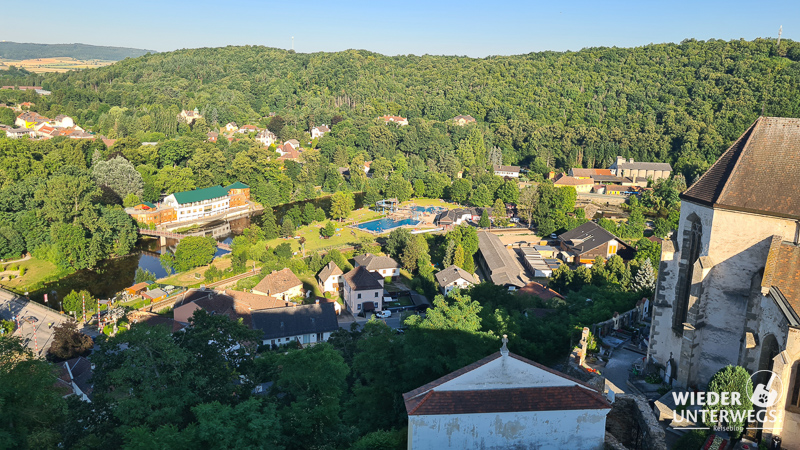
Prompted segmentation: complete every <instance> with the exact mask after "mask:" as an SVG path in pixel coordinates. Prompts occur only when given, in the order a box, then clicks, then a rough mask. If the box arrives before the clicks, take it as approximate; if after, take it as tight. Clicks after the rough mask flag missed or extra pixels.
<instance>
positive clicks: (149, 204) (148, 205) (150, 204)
mask: <svg viewBox="0 0 800 450" xmlns="http://www.w3.org/2000/svg"><path fill="white" fill-rule="evenodd" d="M142 204H143V205H145V206H147V207H148V208H151V209H156V205H154V204H152V203H150V202H142Z"/></svg>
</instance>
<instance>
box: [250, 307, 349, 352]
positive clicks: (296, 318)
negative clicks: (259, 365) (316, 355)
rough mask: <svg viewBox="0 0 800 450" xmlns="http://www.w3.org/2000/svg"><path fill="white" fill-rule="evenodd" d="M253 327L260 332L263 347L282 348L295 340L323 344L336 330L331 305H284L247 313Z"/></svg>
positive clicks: (310, 343) (308, 343)
mask: <svg viewBox="0 0 800 450" xmlns="http://www.w3.org/2000/svg"><path fill="white" fill-rule="evenodd" d="M251 317H252V321H253V328H254V329H257V330H261V332H262V333H263V335H262V337H261V339H262V343H263V344H264V345H272V346H276V345H283V344H288V343H290V342H292V341H296V342H297V343H299V344H301V345H304V346H305V345H313V344H316V343H317V342H324V341H327V340H328V338H329V337H330V335H331V333H333V332H334V331H336V330H338V329H339V321H338V320H337V319H336V310H335V308H334V305H333V303H317V304H314V305H301V306H287V307H284V308H272V309H265V310H261V311H253V313H252V314H251Z"/></svg>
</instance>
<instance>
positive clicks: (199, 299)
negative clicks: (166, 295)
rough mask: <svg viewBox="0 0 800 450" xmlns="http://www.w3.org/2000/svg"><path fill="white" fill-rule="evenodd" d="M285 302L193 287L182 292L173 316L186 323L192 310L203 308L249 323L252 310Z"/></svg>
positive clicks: (230, 291)
mask: <svg viewBox="0 0 800 450" xmlns="http://www.w3.org/2000/svg"><path fill="white" fill-rule="evenodd" d="M285 306H286V302H285V301H283V300H279V299H277V298H274V297H271V296H266V295H259V294H252V293H249V292H241V291H234V290H230V289H227V290H223V291H215V290H212V289H193V290H190V291H189V292H187V293H186V294H184V296H183V298H182V299H181V302H180V305H179V306H176V307H175V313H176V314H175V318H176V320H179V321H181V322H183V323H188V320H187V319H188V318H189V317H191V316H192V314H194V311H196V310H198V309H203V310H205V311H207V312H208V313H209V314H222V315H225V316H227V317H228V318H230V319H231V320H238V319H242V321H243V322H244V324H245V325H247V326H250V325H251V314H252V312H253V311H258V310H264V309H271V308H282V307H285Z"/></svg>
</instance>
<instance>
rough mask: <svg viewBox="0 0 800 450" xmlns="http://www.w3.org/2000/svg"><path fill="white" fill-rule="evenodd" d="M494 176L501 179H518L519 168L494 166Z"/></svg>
mask: <svg viewBox="0 0 800 450" xmlns="http://www.w3.org/2000/svg"><path fill="white" fill-rule="evenodd" d="M493 167H494V174H495V175H497V176H500V177H503V178H519V166H498V165H497V164H495V165H494V166H493Z"/></svg>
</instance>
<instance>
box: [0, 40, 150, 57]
mask: <svg viewBox="0 0 800 450" xmlns="http://www.w3.org/2000/svg"><path fill="white" fill-rule="evenodd" d="M146 53H155V51H153V50H143V49H140V48H127V47H107V46H99V45H87V44H30V43H22V42H0V58H6V59H33V58H57V57H70V58H75V59H100V60H103V61H120V60H123V59H125V58H136V57H138V56H142V55H144V54H146Z"/></svg>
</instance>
